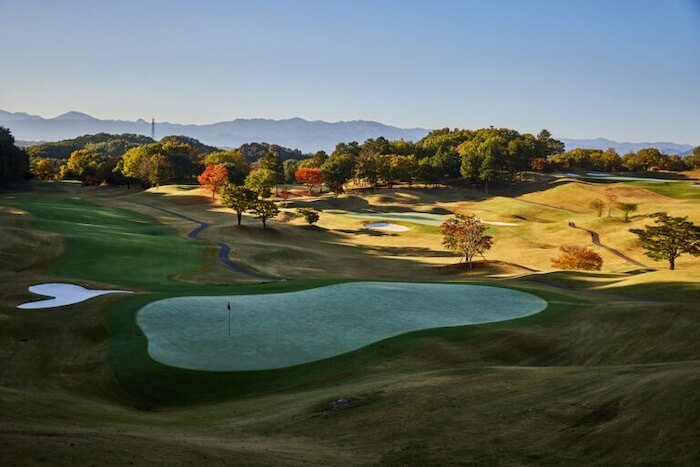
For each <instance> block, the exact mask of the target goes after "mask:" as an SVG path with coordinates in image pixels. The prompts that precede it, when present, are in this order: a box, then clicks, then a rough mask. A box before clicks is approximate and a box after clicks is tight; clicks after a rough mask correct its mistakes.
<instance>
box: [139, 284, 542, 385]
mask: <svg viewBox="0 0 700 467" xmlns="http://www.w3.org/2000/svg"><path fill="white" fill-rule="evenodd" d="M229 302H230V303H231V309H232V312H231V317H232V319H231V335H230V336H229V335H228V311H227V308H226V305H227V303H229ZM546 306H547V303H546V302H545V301H544V300H542V299H541V298H539V297H536V296H534V295H531V294H528V293H524V292H519V291H517V290H512V289H506V288H501V287H490V286H482V285H471V284H414V283H395V282H352V283H346V284H336V285H331V286H327V287H319V288H315V289H307V290H302V291H298V292H286V293H278V294H264V295H234V296H216V297H176V298H168V299H165V300H159V301H156V302H152V303H149V304H148V305H146V306H144V307H143V308H141V310H139V312H138V314H137V316H136V322H137V323H138V325H139V326H140V327H141V329H142V330H143V333H144V335H145V336H146V337H147V338H148V354H149V355H150V356H151V358H153V359H154V360H157V361H159V362H161V363H163V364H165V365H170V366H174V367H179V368H187V369H195V370H209V371H243V370H264V369H271V368H284V367H289V366H293V365H298V364H301V363H307V362H312V361H315V360H320V359H324V358H328V357H333V356H335V355H340V354H343V353H346V352H350V351H352V350H356V349H359V348H361V347H364V346H366V345H368V344H371V343H373V342H376V341H379V340H382V339H386V338H388V337H392V336H397V335H399V334H404V333H407V332H411V331H416V330H420V329H430V328H440V327H447V326H462V325H467V324H477V323H488V322H493V321H503V320H509V319H513V318H519V317H522V316H528V315H532V314H535V313H538V312H540V311H542V310H544V309H545V308H546Z"/></svg>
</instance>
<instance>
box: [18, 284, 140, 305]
mask: <svg viewBox="0 0 700 467" xmlns="http://www.w3.org/2000/svg"><path fill="white" fill-rule="evenodd" d="M29 291H30V292H31V293H35V294H37V295H44V296H46V297H53V298H50V299H48V300H39V301H37V302H27V303H22V304H21V305H17V308H22V309H24V310H36V309H39V308H55V307H59V306H65V305H72V304H74V303H80V302H84V301H85V300H89V299H91V298H93V297H99V296H100V295H106V294H110V293H132V292H130V291H128V290H98V289H86V288H85V287H81V286H79V285H75V284H64V283H60V282H52V283H49V284H37V285H32V286H30V287H29Z"/></svg>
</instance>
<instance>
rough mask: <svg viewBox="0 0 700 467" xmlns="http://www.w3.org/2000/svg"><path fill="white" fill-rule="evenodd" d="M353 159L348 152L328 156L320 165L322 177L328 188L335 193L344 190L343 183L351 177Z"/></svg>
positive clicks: (353, 164)
mask: <svg viewBox="0 0 700 467" xmlns="http://www.w3.org/2000/svg"><path fill="white" fill-rule="evenodd" d="M354 166H355V159H354V158H353V157H352V156H351V155H350V154H338V155H335V153H334V155H332V156H331V157H329V158H328V159H327V160H326V162H324V163H323V165H322V166H321V172H322V173H323V179H324V181H325V182H326V184H327V185H328V189H329V190H331V191H333V192H334V193H335V194H340V193H343V191H345V190H344V189H343V185H345V183H347V181H348V180H350V177H352V170H353V168H354Z"/></svg>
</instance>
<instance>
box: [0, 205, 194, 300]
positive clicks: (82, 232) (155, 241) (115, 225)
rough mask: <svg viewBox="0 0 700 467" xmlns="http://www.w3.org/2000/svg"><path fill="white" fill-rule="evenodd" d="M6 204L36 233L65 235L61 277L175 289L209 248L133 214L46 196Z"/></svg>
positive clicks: (56, 269) (55, 269)
mask: <svg viewBox="0 0 700 467" xmlns="http://www.w3.org/2000/svg"><path fill="white" fill-rule="evenodd" d="M2 204H4V205H8V206H12V207H15V208H19V209H22V210H25V211H28V212H29V213H30V214H32V216H33V217H32V223H33V225H34V227H36V228H37V229H39V230H44V231H49V232H56V233H59V234H62V235H63V238H64V241H65V252H64V253H63V255H62V256H61V257H60V259H59V260H58V261H57V262H55V263H54V264H53V265H51V267H50V268H49V272H50V273H52V274H55V275H58V276H65V277H74V278H79V279H85V280H91V281H100V282H104V283H108V284H115V285H121V286H126V287H159V286H168V285H174V284H176V282H174V281H173V277H174V276H176V275H177V274H184V273H187V272H192V271H195V270H198V269H200V268H202V265H203V256H204V252H205V248H206V246H205V245H203V244H201V243H198V242H193V241H191V240H187V239H184V238H182V237H179V236H177V234H176V232H175V231H174V230H173V229H172V228H170V227H167V226H165V225H163V224H160V223H158V222H154V220H153V218H150V217H147V216H144V215H143V214H139V213H137V212H134V211H130V210H127V209H121V208H112V207H105V206H100V205H97V204H94V203H90V202H86V201H82V200H78V199H70V198H62V197H52V198H49V197H44V196H25V197H22V198H17V199H5V200H3V201H2Z"/></svg>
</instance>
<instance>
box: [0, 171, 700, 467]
mask: <svg viewBox="0 0 700 467" xmlns="http://www.w3.org/2000/svg"><path fill="white" fill-rule="evenodd" d="M569 185H571V186H570V187H569V188H567V189H566V190H567V191H566V192H563V191H559V188H557V187H559V186H565V185H548V184H547V181H546V180H545V181H539V182H538V183H537V184H533V185H528V186H524V185H518V186H517V187H515V188H517V189H512V190H506V189H499V194H506V192H508V193H507V194H509V197H505V196H492V197H489V196H484V195H483V194H480V193H476V192H475V191H474V190H461V189H442V188H438V189H427V190H423V189H419V188H415V187H414V188H404V187H399V188H396V189H393V190H380V191H378V192H376V193H374V194H372V193H369V192H360V193H357V194H356V195H353V196H347V197H343V196H341V197H338V198H334V197H330V196H326V197H321V198H319V199H317V200H316V201H312V200H309V201H308V202H307V201H304V200H303V199H301V200H299V199H297V200H295V203H297V204H299V205H309V204H311V203H316V204H317V205H318V206H319V207H322V208H324V209H325V208H328V209H339V210H343V211H353V210H364V209H373V210H376V211H380V212H408V211H411V210H414V211H416V212H430V213H435V214H445V212H444V211H445V210H447V211H451V212H467V213H469V212H473V213H475V214H476V215H479V216H480V217H483V218H484V219H489V220H502V221H512V222H518V223H519V224H522V225H521V226H520V227H518V228H517V229H516V228H500V227H489V232H490V233H491V234H493V235H494V238H495V244H494V248H493V249H492V250H491V251H490V252H489V253H488V256H487V258H488V259H496V260H499V261H501V262H504V263H505V262H510V263H519V264H516V265H514V266H513V267H512V268H511V270H510V271H509V274H511V277H510V278H508V279H502V278H489V277H488V275H490V274H492V272H493V270H494V268H493V267H491V266H492V265H493V264H495V262H494V263H484V262H482V261H479V262H478V263H477V268H476V269H475V270H474V271H473V272H469V271H468V270H467V269H466V268H464V267H462V266H460V265H457V264H456V263H457V261H458V258H457V257H456V256H454V255H452V254H451V253H450V252H446V251H444V250H443V249H442V247H441V245H440V244H439V233H438V232H436V230H437V228H436V227H430V226H421V225H415V224H414V226H415V227H414V228H412V229H411V230H410V231H408V232H403V233H401V234H400V235H393V234H391V235H383V234H382V235H370V234H369V233H367V232H364V231H363V230H362V228H361V223H362V221H361V220H357V219H350V218H347V217H345V216H341V215H335V214H332V213H327V212H322V213H321V221H320V223H319V224H320V227H314V228H310V227H306V226H304V225H303V221H302V220H300V219H294V218H293V216H290V217H288V218H286V219H285V220H280V221H272V222H270V227H271V228H269V229H267V230H264V231H263V230H262V229H261V227H260V225H259V222H257V221H255V220H254V219H251V218H250V217H246V218H245V219H244V227H243V228H240V229H239V228H237V227H236V226H235V217H234V216H233V215H232V214H231V213H230V212H229V211H228V210H226V209H223V208H221V207H220V206H218V205H216V204H212V203H211V201H210V197H207V194H206V193H203V192H202V193H199V191H201V190H196V189H191V188H178V189H174V188H173V189H170V188H168V187H164V188H161V189H159V190H153V191H151V192H147V193H134V192H133V190H132V191H128V190H126V189H124V190H119V189H115V190H112V189H102V188H95V189H92V188H82V189H80V188H79V187H77V186H76V187H74V189H73V187H71V186H68V187H66V188H65V189H63V188H62V187H60V186H59V188H60V190H54V188H56V187H55V186H54V185H51V189H50V190H43V189H40V190H37V192H38V191H41V193H44V195H45V196H48V195H49V194H50V195H51V197H52V198H56V199H57V200H58V201H59V205H60V204H62V203H63V201H61V200H60V199H59V198H62V197H71V196H77V195H78V194H79V195H80V196H82V197H83V198H84V199H86V200H92V201H94V205H97V206H99V207H105V208H111V207H115V208H124V210H123V211H122V212H131V211H132V210H134V209H136V210H138V212H139V213H141V214H137V215H134V218H137V219H138V218H145V219H148V220H149V221H150V223H151V224H154V225H157V223H158V222H162V223H164V224H166V225H167V226H168V227H164V226H161V227H164V228H166V229H168V231H169V234H171V235H175V232H176V233H177V238H181V239H182V240H183V241H188V240H186V239H185V235H186V233H187V232H189V231H190V230H192V228H194V226H193V225H191V223H188V222H185V221H183V220H181V219H175V218H173V217H168V216H165V215H161V214H157V213H154V211H153V210H149V209H148V208H144V207H135V205H133V203H130V201H131V200H138V201H143V202H147V203H153V204H156V205H159V206H162V207H164V208H167V209H171V210H175V211H177V212H182V213H183V214H185V215H188V216H190V217H192V218H196V219H201V220H203V221H206V222H208V223H209V224H210V227H209V228H208V229H206V230H205V231H204V232H203V233H202V235H203V237H204V238H206V239H207V240H210V241H217V240H221V241H226V242H227V243H230V244H231V245H232V247H233V249H232V255H234V256H233V258H235V259H236V260H238V261H243V262H244V263H245V264H250V265H255V266H259V267H260V268H261V269H263V270H264V271H265V272H267V273H271V272H279V273H280V275H281V276H283V277H296V278H303V279H302V280H289V281H280V282H276V283H267V284H256V285H253V284H250V285H231V284H232V283H234V282H236V281H240V280H241V278H240V277H238V276H236V275H235V274H233V273H231V272H230V271H226V270H224V269H217V268H218V263H217V262H216V261H215V257H214V253H213V252H212V254H207V253H206V252H205V253H204V254H203V255H202V262H201V263H200V264H201V265H203V267H204V270H203V271H193V272H192V273H190V274H188V275H187V276H186V279H187V281H188V282H177V281H175V280H172V278H177V279H180V278H181V276H178V275H176V276H172V275H171V274H178V273H179V272H180V271H169V272H167V273H164V274H163V275H162V277H166V278H167V277H168V275H170V278H171V280H170V282H167V283H165V284H163V283H158V282H157V281H153V282H151V283H150V284H153V285H152V286H151V285H150V284H146V285H143V287H144V289H143V290H146V291H149V292H150V293H143V294H134V295H132V296H129V297H120V296H116V295H114V296H109V295H108V296H104V297H98V298H95V299H92V300H90V301H88V302H84V303H79V304H75V305H71V306H69V307H64V308H58V309H53V310H45V311H44V310H36V311H33V312H31V313H27V312H26V311H22V310H16V309H15V308H14V307H15V306H16V304H17V303H21V302H22V301H24V300H27V299H29V298H30V297H29V294H27V293H26V289H27V286H28V285H31V284H35V283H38V282H46V281H50V280H55V279H56V277H54V276H51V275H49V273H48V271H51V270H52V266H55V265H57V264H60V262H61V261H63V259H62V258H64V257H65V256H66V255H71V254H73V253H72V252H75V250H73V249H70V248H68V246H69V245H68V243H67V241H66V240H64V239H63V236H62V235H61V234H60V233H52V232H49V231H48V230H45V229H39V228H37V224H36V223H34V222H36V219H39V216H30V215H23V214H22V211H21V209H22V208H21V207H19V206H18V207H16V208H15V207H11V206H9V205H8V204H7V202H6V201H8V198H7V197H4V198H3V199H2V200H1V201H0V205H2V206H5V209H2V208H0V234H1V235H2V239H3V241H2V242H0V259H1V261H0V280H2V288H1V290H0V292H2V293H0V323H1V324H0V362H2V363H1V364H0V425H2V427H3V429H2V430H1V431H2V432H1V433H0V458H2V459H3V463H4V464H8V465H15V464H20V465H36V464H38V465H41V464H47V463H51V464H56V465H83V464H95V465H115V466H116V465H119V466H122V465H130V464H135V465H143V464H149V465H201V464H206V465H226V464H230V463H231V462H235V463H239V464H249V465H281V464H285V465H352V464H359V465H459V464H474V465H513V466H515V465H553V464H556V465H562V464H563V465H581V464H585V465H589V464H590V465H621V464H645V465H696V464H697V459H698V458H700V447H699V445H698V443H697V439H698V437H699V436H700V421H699V420H700V419H698V417H697V414H698V413H700V396H698V391H697V387H698V384H700V376H698V375H700V366H699V365H698V361H700V341H698V339H697V336H698V334H699V333H700V324H699V323H700V320H699V319H698V302H697V300H698V297H699V296H700V295H698V294H699V293H700V292H699V291H700V287H698V281H700V277H698V275H697V272H696V271H697V270H698V268H697V265H698V264H700V263H698V261H699V260H698V259H694V258H688V257H685V256H684V257H682V258H681V261H680V262H679V263H680V264H679V268H680V269H679V270H677V271H664V270H658V271H654V272H647V271H646V270H640V269H639V268H634V267H632V266H629V265H624V264H623V263H622V262H617V260H616V259H615V258H608V257H606V263H605V265H604V270H603V271H602V272H601V273H576V272H551V268H550V265H549V257H550V256H551V253H552V252H554V251H556V249H557V247H558V244H559V243H560V242H571V241H576V239H577V238H578V239H579V240H578V241H581V242H587V241H589V237H590V236H589V237H586V236H585V235H583V234H581V233H580V232H577V231H574V230H573V229H567V228H566V223H567V222H568V221H575V222H576V223H577V224H578V225H582V226H584V227H586V228H595V229H596V230H599V231H600V232H601V239H602V241H603V242H604V243H609V244H611V246H613V247H615V248H618V249H622V250H624V251H625V252H626V253H630V254H632V255H639V257H641V259H645V258H644V256H643V255H641V252H640V249H639V246H638V245H636V244H635V243H634V241H633V237H630V236H629V235H628V233H627V229H628V228H629V227H632V226H635V227H636V226H639V225H644V223H646V222H648V221H649V220H648V218H647V216H648V214H649V213H651V212H655V211H658V210H661V209H664V210H667V211H669V212H670V213H671V214H672V215H689V216H690V217H691V219H693V220H695V221H696V222H698V221H700V218H699V217H698V216H699V215H700V212H698V209H697V203H694V202H693V199H685V200H684V199H681V198H674V197H669V196H665V195H660V194H657V193H654V192H652V191H649V190H647V189H644V188H642V187H639V186H634V185H630V184H628V183H625V184H609V185H600V184H595V185H594V184H585V183H572V184H569ZM47 186H48V185H47ZM42 187H43V185H42ZM528 187H529V188H530V190H529V191H530V193H529V194H526V192H527V191H528V189H527V188H528ZM607 189H611V190H615V192H616V193H617V194H619V195H620V198H621V200H623V201H629V202H638V203H640V211H639V212H638V213H637V214H636V215H635V217H634V218H633V219H632V222H630V223H624V222H622V220H621V219H619V217H618V215H617V213H614V216H613V218H611V219H606V218H598V217H597V216H596V215H595V214H594V213H592V212H588V211H587V209H586V200H588V199H590V198H595V197H600V196H601V195H602V193H603V191H604V190H607ZM693 189H695V188H693ZM51 190H53V191H51ZM11 195H12V196H14V200H15V201H17V202H23V200H24V198H25V197H27V198H31V197H35V195H36V194H35V193H34V192H32V193H28V192H24V193H11ZM15 201H12V202H15ZM83 205H88V206H92V205H93V204H90V203H85V204H83ZM47 210H48V209H47ZM574 211H580V213H579V212H574ZM130 215H132V214H130ZM46 217H48V215H47V216H46ZM154 217H155V218H156V219H157V221H154V220H153V218H154ZM32 219H34V220H33V221H32ZM136 227H138V226H136ZM86 232H87V231H86ZM100 232H101V230H100ZM81 235H82V234H81ZM88 236H89V234H87V233H85V234H84V237H88ZM191 243H193V244H195V245H196V244H197V243H196V242H191ZM104 246H105V251H104V254H109V251H108V245H104ZM200 247H204V245H200ZM64 249H65V251H64ZM102 266H103V268H105V269H106V268H108V267H109V264H108V263H104V264H102ZM516 266H518V267H516ZM523 266H527V267H532V266H534V267H537V268H540V272H539V273H533V272H532V271H528V270H527V269H524V268H523ZM660 266H663V265H660ZM166 269H167V268H166ZM173 269H175V268H173ZM195 269H196V268H195ZM514 273H517V274H518V275H517V276H513V274H514ZM313 277H326V278H328V277H340V278H342V280H348V279H367V278H381V279H383V280H386V279H392V280H404V281H406V280H413V281H465V280H475V279H478V281H480V282H482V283H484V284H490V285H499V286H505V287H509V288H515V289H518V290H522V291H526V292H529V293H533V294H535V295H537V296H539V297H541V298H543V299H545V300H546V301H547V302H548V303H549V306H548V308H547V309H546V310H545V311H543V312H541V313H538V314H535V315H532V316H528V317H525V318H520V319H516V320H510V321H505V322H499V323H491V324H483V325H475V326H458V327H450V328H439V329H428V330H423V331H417V332H413V333H409V334H403V335H400V336H396V337H393V338H390V339H386V340H383V341H380V342H376V343H374V344H372V345H369V346H367V347H364V348H362V349H359V350H357V351H354V352H350V353H346V354H343V355H339V356H336V357H332V358H329V359H325V360H321V361H317V362H313V363H309V364H304V365H299V366H296V367H291V368H286V369H279V370H267V371H250V372H201V371H192V370H181V369H177V368H174V367H170V366H167V365H163V364H161V363H158V362H156V361H154V360H153V359H151V358H150V357H149V356H148V353H147V347H146V346H147V340H146V338H145V337H144V336H143V334H142V332H141V330H140V328H139V327H138V326H137V325H136V313H137V310H138V309H139V308H140V307H142V306H144V305H146V304H148V303H150V302H153V301H156V300H160V299H166V298H170V297H177V296H194V295H222V296H223V295H238V294H245V295H250V294H259V293H272V292H289V291H293V290H302V289H308V288H312V287H320V286H324V285H329V284H333V283H337V282H338V280H330V279H311V278H313ZM62 279H65V277H64V278H62ZM115 280H116V279H115ZM75 281H76V282H78V283H84V282H85V281H84V280H82V279H75ZM195 282H201V283H195ZM204 283H206V284H227V285H203V284H204ZM84 285H91V284H84ZM92 285H94V284H92ZM98 285H100V284H98ZM114 285H118V283H116V284H114ZM105 322H106V323H107V327H106V326H105ZM203 402H206V403H203Z"/></svg>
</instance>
